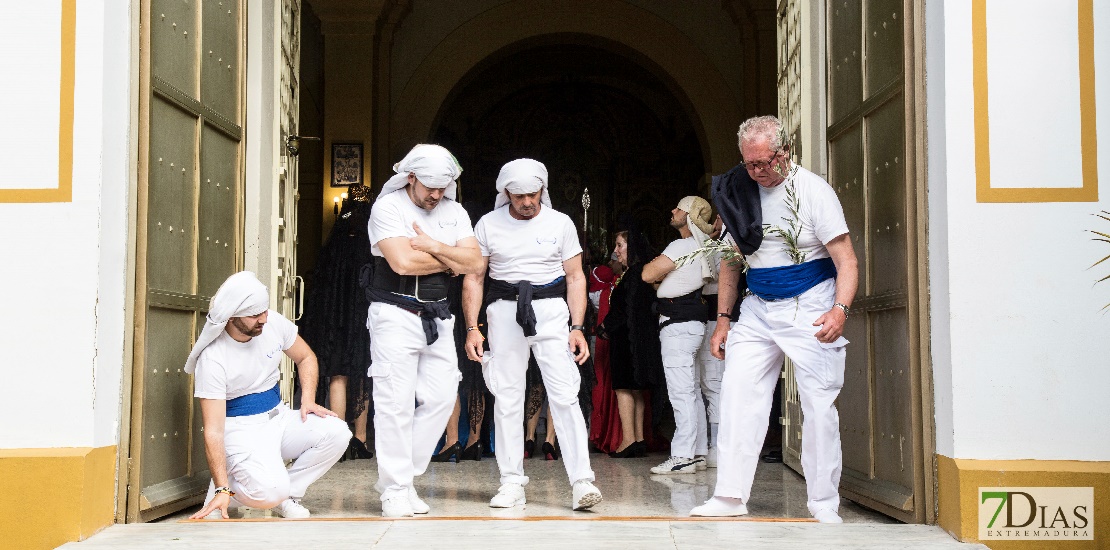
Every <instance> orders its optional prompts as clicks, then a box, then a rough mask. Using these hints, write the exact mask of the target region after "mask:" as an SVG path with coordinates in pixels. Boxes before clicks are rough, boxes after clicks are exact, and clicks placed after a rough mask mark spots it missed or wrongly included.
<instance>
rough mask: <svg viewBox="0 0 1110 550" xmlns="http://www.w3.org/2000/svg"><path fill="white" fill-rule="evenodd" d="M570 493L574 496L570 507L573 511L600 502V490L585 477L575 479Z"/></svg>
mask: <svg viewBox="0 0 1110 550" xmlns="http://www.w3.org/2000/svg"><path fill="white" fill-rule="evenodd" d="M571 493H572V494H573V495H574V496H573V498H572V500H571V505H570V507H571V508H573V509H574V510H575V511H579V510H585V509H587V508H590V507H592V506H594V505H595V504H597V503H599V502H601V491H599V490H597V487H594V484H593V483H590V482H589V480H586V479H580V480H578V481H575V482H574V486H573V487H572V488H571Z"/></svg>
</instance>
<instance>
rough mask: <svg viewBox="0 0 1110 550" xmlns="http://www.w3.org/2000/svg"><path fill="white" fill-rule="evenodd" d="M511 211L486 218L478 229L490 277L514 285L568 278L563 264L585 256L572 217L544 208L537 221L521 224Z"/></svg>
mask: <svg viewBox="0 0 1110 550" xmlns="http://www.w3.org/2000/svg"><path fill="white" fill-rule="evenodd" d="M509 208H511V205H505V206H502V207H501V208H498V209H496V210H494V211H493V212H490V213H489V214H486V215H485V216H482V219H480V220H478V225H476V226H474V236H475V237H477V239H478V246H479V247H480V248H481V249H482V255H483V256H487V257H489V276H490V277H492V278H494V279H497V280H498V281H504V282H506V283H512V284H516V283H518V282H520V281H528V282H529V283H531V284H533V285H544V284H547V283H550V282H551V281H554V280H555V279H558V278H559V277H562V276H564V275H566V272H565V271H564V270H563V262H565V261H567V260H569V259H571V258H573V257H575V256H577V255H579V254H581V253H582V245H581V244H579V243H578V230H577V229H575V228H574V222H572V221H571V220H570V216H567V215H566V214H563V213H562V212H559V211H558V210H555V209H554V208H551V207H550V206H546V205H544V206H542V207H540V213H539V214H536V216H535V217H534V218H532V219H528V220H518V219H516V218H514V217H512V215H510V214H509Z"/></svg>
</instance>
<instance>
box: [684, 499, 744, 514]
mask: <svg viewBox="0 0 1110 550" xmlns="http://www.w3.org/2000/svg"><path fill="white" fill-rule="evenodd" d="M690 515H691V516H698V517H708V518H727V517H734V516H746V515H748V507H747V506H745V505H744V503H743V502H740V499H738V498H729V497H713V498H710V499H709V500H707V501H705V504H702V505H701V506H698V507H697V508H694V509H693V510H690Z"/></svg>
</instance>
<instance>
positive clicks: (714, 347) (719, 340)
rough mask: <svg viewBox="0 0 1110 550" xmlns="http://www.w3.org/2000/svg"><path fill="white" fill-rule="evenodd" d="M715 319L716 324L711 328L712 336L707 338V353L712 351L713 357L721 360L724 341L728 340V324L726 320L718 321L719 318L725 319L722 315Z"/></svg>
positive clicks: (723, 356)
mask: <svg viewBox="0 0 1110 550" xmlns="http://www.w3.org/2000/svg"><path fill="white" fill-rule="evenodd" d="M717 319H718V321H717V326H716V327H715V328H714V329H713V336H711V337H710V338H709V353H712V354H713V357H716V358H717V359H720V360H722V361H723V360H724V358H725V342H727V341H728V329H729V325H728V322H721V321H720V319H725V318H724V317H718V318H717Z"/></svg>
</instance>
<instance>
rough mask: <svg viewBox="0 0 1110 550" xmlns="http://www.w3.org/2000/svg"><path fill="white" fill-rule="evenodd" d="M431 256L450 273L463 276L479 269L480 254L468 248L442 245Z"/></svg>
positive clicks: (475, 249) (478, 251) (474, 249)
mask: <svg viewBox="0 0 1110 550" xmlns="http://www.w3.org/2000/svg"><path fill="white" fill-rule="evenodd" d="M433 256H434V257H435V258H436V259H437V260H439V262H440V263H442V264H443V265H445V266H447V268H448V269H450V270H451V271H453V272H455V273H457V274H459V275H465V274H467V273H474V272H475V271H477V270H478V269H479V268H480V267H481V262H482V252H481V251H480V250H478V249H477V248H471V247H468V246H450V245H446V244H445V245H443V246H441V247H439V248H438V249H436V251H435V254H433Z"/></svg>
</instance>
